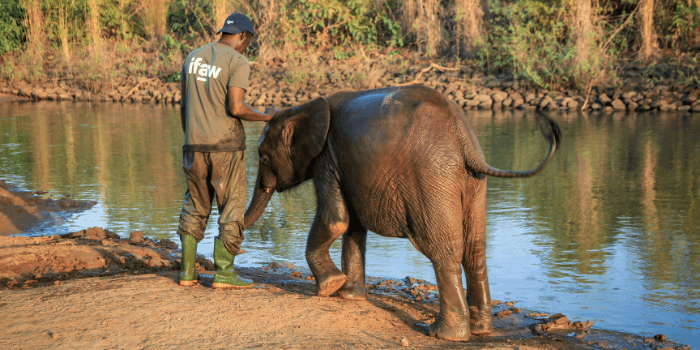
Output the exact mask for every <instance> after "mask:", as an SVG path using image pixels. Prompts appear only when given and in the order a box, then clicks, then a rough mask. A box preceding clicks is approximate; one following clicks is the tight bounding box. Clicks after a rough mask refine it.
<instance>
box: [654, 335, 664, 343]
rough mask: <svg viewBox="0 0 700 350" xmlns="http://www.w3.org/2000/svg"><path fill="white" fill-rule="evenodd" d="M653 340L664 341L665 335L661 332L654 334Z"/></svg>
mask: <svg viewBox="0 0 700 350" xmlns="http://www.w3.org/2000/svg"><path fill="white" fill-rule="evenodd" d="M654 340H656V341H662V342H663V341H666V336H665V335H663V334H657V335H655V336H654Z"/></svg>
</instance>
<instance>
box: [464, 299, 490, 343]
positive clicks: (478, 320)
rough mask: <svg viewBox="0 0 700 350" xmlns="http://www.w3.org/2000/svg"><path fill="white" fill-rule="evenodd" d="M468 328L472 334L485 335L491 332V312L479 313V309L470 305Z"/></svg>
mask: <svg viewBox="0 0 700 350" xmlns="http://www.w3.org/2000/svg"><path fill="white" fill-rule="evenodd" d="M469 309H470V311H471V312H470V313H469V316H471V317H470V319H469V330H470V331H471V333H472V334H473V335H479V336H487V335H489V334H491V331H492V330H493V327H492V325H491V314H490V313H488V312H487V313H483V314H482V315H479V311H478V310H477V309H476V308H475V307H473V306H472V307H470V308H469Z"/></svg>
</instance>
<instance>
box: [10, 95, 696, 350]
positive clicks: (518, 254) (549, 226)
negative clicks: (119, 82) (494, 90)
mask: <svg viewBox="0 0 700 350" xmlns="http://www.w3.org/2000/svg"><path fill="white" fill-rule="evenodd" d="M178 112H179V111H178V109H177V108H172V107H163V106H152V105H112V104H80V103H72V102H70V103H56V102H40V103H2V104H0V154H2V156H1V157H0V178H3V179H6V180H7V181H9V182H11V183H14V184H17V185H19V186H21V187H25V188H28V189H36V190H47V191H49V192H50V193H51V194H52V195H63V194H66V193H68V194H72V195H74V196H75V197H76V198H78V199H84V200H96V201H98V204H97V205H96V206H94V207H93V208H92V209H91V210H89V211H87V212H84V213H81V214H79V215H75V216H74V217H72V218H71V219H70V220H69V221H67V222H65V223H64V224H63V225H62V226H61V227H59V228H57V230H58V231H59V232H58V233H63V232H69V231H75V230H78V229H82V228H85V227H89V226H102V227H105V228H108V229H110V230H112V231H115V232H117V233H118V234H120V235H122V236H128V234H129V233H130V232H131V231H133V230H142V231H144V233H145V234H146V235H148V236H150V237H153V238H156V239H160V238H170V239H173V240H176V241H177V239H176V237H174V236H175V235H174V233H175V230H176V229H177V224H178V214H179V211H180V207H181V205H182V199H183V195H184V192H185V186H184V183H185V182H184V177H183V175H182V169H181V159H182V158H181V157H182V154H181V146H182V139H183V137H182V131H181V129H180V125H179V122H180V121H179V114H178ZM469 114H470V118H471V122H472V126H473V127H474V129H475V132H476V134H477V136H478V138H479V140H480V142H481V145H482V148H483V149H484V154H485V156H486V159H487V161H488V162H489V163H490V164H491V165H493V166H496V167H499V168H503V169H516V170H524V169H529V168H532V167H534V166H536V165H537V164H538V163H539V162H540V161H541V159H542V156H543V155H544V154H546V152H547V150H548V145H547V143H546V142H545V141H544V140H543V139H542V136H541V135H540V132H539V125H538V123H537V121H536V118H535V117H534V116H533V115H531V114H525V113H523V112H519V111H513V112H511V111H504V112H496V113H492V112H474V111H472V112H469ZM555 118H556V119H557V120H558V121H559V122H560V124H561V127H562V131H563V140H564V143H563V145H562V148H561V150H560V151H559V152H558V153H557V155H556V156H555V158H554V160H553V161H552V162H551V163H550V165H549V166H548V168H547V169H546V170H545V171H544V172H543V173H542V174H540V175H538V176H537V177H535V178H532V179H524V180H508V179H495V178H492V179H489V191H488V201H489V203H488V213H487V214H488V228H487V234H488V245H487V247H488V251H487V256H488V266H489V270H490V271H489V278H490V280H491V290H492V295H493V298H494V299H502V300H503V299H505V300H513V299H515V300H517V301H519V302H520V305H521V306H522V307H526V308H533V309H539V310H548V311H557V312H563V313H565V314H567V315H569V316H570V317H571V318H575V319H583V320H586V319H590V320H593V321H597V322H598V326H599V327H603V328H609V329H616V330H622V331H631V332H636V333H644V334H649V335H653V334H657V333H664V334H666V335H668V336H669V337H671V338H673V339H676V340H681V341H682V342H684V343H687V344H690V345H700V339H698V338H697V337H698V336H697V334H698V333H700V332H699V331H698V328H699V327H698V322H700V316H698V314H700V259H699V258H698V257H697V256H696V252H697V251H698V247H699V246H700V203H698V197H700V179H699V176H698V169H700V148H699V147H697V145H698V144H700V142H699V141H700V140H698V138H700V119H698V118H697V117H684V116H679V115H676V114H615V115H611V116H610V115H608V116H606V115H578V114H575V113H571V114H556V115H555ZM245 125H246V130H247V131H246V133H247V135H248V140H247V142H248V150H249V152H248V159H247V162H248V169H247V176H248V185H249V186H252V185H253V184H254V182H255V173H256V164H257V159H256V158H257V156H256V152H254V150H255V149H256V147H257V143H258V137H259V136H258V135H259V134H260V132H261V129H262V124H261V123H246V124H245ZM251 193H252V192H251V190H250V189H249V195H250V194H251ZM314 213H315V198H314V192H313V187H312V185H311V184H310V183H307V184H304V185H302V186H300V187H299V188H298V189H295V190H293V191H292V192H291V193H288V194H281V195H280V194H276V195H275V196H273V199H272V201H271V203H270V205H269V206H268V209H267V211H266V212H265V213H264V214H263V216H262V217H261V218H260V220H259V221H258V222H257V223H256V225H255V226H254V227H252V228H251V229H250V230H249V231H248V232H247V233H246V235H247V238H246V241H245V242H244V248H245V249H247V250H248V251H249V253H247V254H243V255H241V256H240V257H239V258H237V263H239V264H242V265H254V264H259V263H265V262H269V261H273V260H277V261H291V262H294V263H295V264H298V265H301V266H306V262H305V260H304V248H305V245H306V233H307V232H308V228H309V226H310V223H311V220H312V218H313V215H314ZM216 220H217V217H216V215H214V216H213V217H212V218H211V219H210V224H209V227H208V228H207V231H206V233H205V240H204V241H203V243H202V244H201V245H200V249H199V251H200V253H204V254H205V255H209V256H210V255H211V251H212V248H213V237H214V236H216V234H217V233H218V228H217V227H216ZM52 233H56V231H52ZM30 234H44V233H43V232H30ZM331 255H332V256H333V258H334V259H335V260H336V262H337V263H339V261H338V260H339V255H340V245H339V244H338V243H336V244H335V245H334V246H333V248H332V252H331ZM367 265H368V266H367V273H368V274H369V275H375V276H386V277H397V278H402V277H404V276H406V275H411V276H418V277H421V278H425V279H428V280H433V281H434V276H433V271H432V267H431V265H430V264H429V261H428V260H427V259H426V258H425V257H424V256H422V255H421V254H420V253H418V252H417V251H416V250H415V248H413V246H412V245H411V244H410V243H409V242H408V241H407V240H400V239H388V238H383V237H379V236H377V235H374V234H372V235H370V236H369V237H368V256H367Z"/></svg>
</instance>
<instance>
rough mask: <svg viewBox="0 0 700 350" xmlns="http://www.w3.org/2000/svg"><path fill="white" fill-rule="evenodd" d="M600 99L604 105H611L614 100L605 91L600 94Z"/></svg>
mask: <svg viewBox="0 0 700 350" xmlns="http://www.w3.org/2000/svg"><path fill="white" fill-rule="evenodd" d="M598 101H599V102H600V104H601V105H603V106H607V105H609V104H610V103H611V102H612V100H611V99H610V97H608V95H607V94H605V93H602V94H600V95H598Z"/></svg>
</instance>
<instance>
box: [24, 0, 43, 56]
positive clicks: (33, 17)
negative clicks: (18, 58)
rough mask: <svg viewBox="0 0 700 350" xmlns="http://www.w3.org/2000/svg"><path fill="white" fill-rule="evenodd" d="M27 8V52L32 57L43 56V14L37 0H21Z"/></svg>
mask: <svg viewBox="0 0 700 350" xmlns="http://www.w3.org/2000/svg"><path fill="white" fill-rule="evenodd" d="M22 5H24V7H25V8H26V9H27V15H26V16H27V17H26V18H25V26H26V28H27V52H28V53H30V55H32V56H34V57H43V56H44V36H45V35H44V24H43V20H44V15H43V13H42V12H41V4H40V3H39V0H23V1H22Z"/></svg>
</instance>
